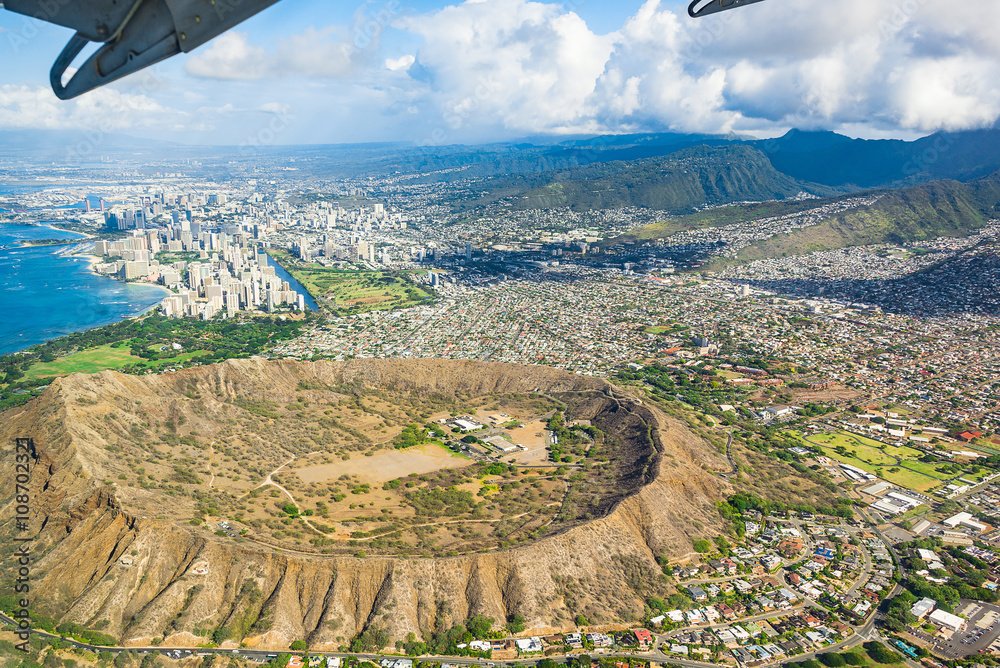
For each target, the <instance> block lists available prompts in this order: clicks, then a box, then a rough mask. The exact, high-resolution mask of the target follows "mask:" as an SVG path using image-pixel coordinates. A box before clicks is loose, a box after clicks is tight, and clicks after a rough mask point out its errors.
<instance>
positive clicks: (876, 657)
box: [863, 641, 902, 663]
mask: <svg viewBox="0 0 1000 668" xmlns="http://www.w3.org/2000/svg"><path fill="white" fill-rule="evenodd" d="M863 647H864V648H865V651H866V652H868V656H870V657H871V658H872V661H874V662H876V663H899V662H900V661H902V658H901V657H900V656H899V654H896V653H895V652H893V651H892V650H891V649H889V648H888V647H886V646H885V645H883V644H882V643H880V642H875V641H868V642H866V643H865V644H864V645H863Z"/></svg>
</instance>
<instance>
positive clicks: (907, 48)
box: [401, 0, 1000, 132]
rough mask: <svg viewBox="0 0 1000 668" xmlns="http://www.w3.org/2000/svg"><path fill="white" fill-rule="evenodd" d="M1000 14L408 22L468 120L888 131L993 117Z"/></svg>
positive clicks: (737, 14)
mask: <svg viewBox="0 0 1000 668" xmlns="http://www.w3.org/2000/svg"><path fill="white" fill-rule="evenodd" d="M997 22H1000V4H998V3H995V2H992V1H991V0H971V1H970V2H965V3H962V7H961V9H960V10H958V9H956V7H955V5H954V4H953V3H946V2H944V0H911V1H910V2H907V3H900V4H898V5H885V4H882V3H872V2H870V0H838V2H836V3H816V2H815V1H814V0H780V2H779V1H778V0H774V1H773V2H768V3H761V4H759V5H753V6H752V7H747V8H742V9H738V10H733V11H730V12H724V13H721V14H718V15H715V16H714V17H711V18H707V19H699V20H692V19H689V18H688V17H687V16H685V15H681V14H679V13H676V12H674V11H671V10H670V9H668V8H666V7H664V6H662V5H661V3H660V2H659V1H658V0H647V2H646V3H645V4H644V5H643V6H642V7H641V8H640V9H639V10H638V12H637V13H636V15H635V16H633V17H631V18H630V19H628V20H627V21H626V22H625V24H624V25H623V27H622V28H621V29H620V30H617V31H615V32H613V33H611V34H608V35H596V34H594V33H593V32H592V31H591V30H590V29H589V28H588V27H587V26H586V25H585V24H584V22H583V21H582V20H581V19H580V18H579V17H578V16H577V15H576V14H574V13H572V12H569V11H566V10H565V9H564V8H563V6H561V5H555V4H545V3H538V2H528V1H526V0H478V1H473V0H468V1H467V2H465V3H463V4H460V5H457V6H453V7H448V8H445V9H442V10H439V11H436V12H432V13H430V14H427V15H423V16H419V17H415V18H410V19H407V20H405V21H404V22H401V25H402V26H403V27H405V28H407V29H409V30H411V31H412V32H415V33H417V34H418V35H419V36H421V37H422V38H423V39H424V45H423V46H422V47H421V48H420V49H419V51H418V52H417V59H416V64H415V65H414V66H413V67H412V68H411V70H410V71H411V72H412V73H414V78H415V79H416V80H418V81H420V82H421V84H422V85H423V86H424V88H425V97H426V99H427V100H428V101H430V102H431V103H432V105H433V106H435V107H436V108H438V109H439V110H440V112H441V114H442V115H443V117H444V118H445V119H446V120H448V119H455V118H456V117H457V118H458V119H459V120H460V121H461V123H458V124H459V125H465V124H468V125H473V124H476V125H483V126H489V125H491V124H496V125H500V126H502V127H505V128H508V129H512V130H518V131H532V132H545V131H550V132H561V131H593V130H608V131H620V130H636V129H648V130H657V129H673V130H681V131H701V132H725V131H728V130H733V129H736V130H739V129H763V130H766V129H769V128H776V127H788V126H798V127H857V126H858V125H859V124H861V125H868V126H870V127H872V128H873V132H878V131H880V130H882V129H885V128H893V129H895V130H897V131H906V130H912V131H932V130H936V129H939V128H948V129H957V128H964V127H975V126H983V125H987V124H991V123H993V122H994V121H995V120H996V119H997V117H998V115H1000V67H998V66H1000V41H998V40H996V38H995V33H994V29H993V27H992V26H995V25H996V24H997ZM484 90H485V91H487V92H488V94H487V95H485V96H483V95H481V93H482V91H484Z"/></svg>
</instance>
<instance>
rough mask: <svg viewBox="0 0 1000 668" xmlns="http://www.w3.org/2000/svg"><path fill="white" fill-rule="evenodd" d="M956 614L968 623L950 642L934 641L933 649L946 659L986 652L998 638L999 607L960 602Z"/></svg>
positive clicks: (999, 628)
mask: <svg viewBox="0 0 1000 668" xmlns="http://www.w3.org/2000/svg"><path fill="white" fill-rule="evenodd" d="M956 612H957V613H958V614H959V615H961V616H963V617H965V618H966V619H967V620H968V621H967V623H966V625H965V630H964V631H962V632H960V633H956V634H954V635H953V636H952V637H951V639H950V640H941V639H937V640H935V645H934V649H935V652H936V653H937V654H940V655H941V656H943V657H944V658H947V659H957V658H960V657H964V656H969V655H972V654H979V653H980V652H988V651H989V650H990V647H991V645H993V643H994V642H996V641H997V639H998V638H1000V606H996V605H990V604H988V603H980V602H979V601H966V600H964V599H963V600H962V602H961V604H960V605H959V606H958V609H957V610H956Z"/></svg>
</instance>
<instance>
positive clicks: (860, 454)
mask: <svg viewBox="0 0 1000 668" xmlns="http://www.w3.org/2000/svg"><path fill="white" fill-rule="evenodd" d="M795 435H796V436H798V437H799V438H801V439H802V440H804V441H805V442H806V443H807V444H808V445H811V446H813V447H815V448H819V449H820V450H821V451H822V452H823V454H824V455H825V456H827V457H829V458H830V459H833V460H835V461H838V462H841V463H843V464H849V465H851V466H856V467H857V468H859V469H862V470H864V471H868V472H869V473H873V474H875V475H878V476H880V477H881V478H883V479H885V480H888V481H889V482H891V483H893V484H894V485H899V486H900V487H905V488H906V489H912V490H914V491H916V492H927V491H930V490H931V489H934V488H935V487H938V486H939V485H941V484H942V482H944V481H947V480H950V479H952V478H954V477H960V476H952V475H947V474H943V473H939V472H937V471H936V470H934V467H935V466H937V465H936V464H928V463H925V462H921V461H919V460H920V458H921V457H922V456H923V455H924V453H923V452H921V451H920V450H917V449H915V448H910V447H907V446H898V445H890V444H888V443H880V442H879V441H876V440H874V439H870V438H865V437H864V436H857V435H854V434H849V433H847V432H843V431H838V432H832V433H827V434H814V435H810V436H802V435H801V434H797V433H796V434H795Z"/></svg>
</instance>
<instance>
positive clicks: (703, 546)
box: [694, 538, 712, 554]
mask: <svg viewBox="0 0 1000 668" xmlns="http://www.w3.org/2000/svg"><path fill="white" fill-rule="evenodd" d="M694 551H695V552H700V553H701V554H705V553H707V552H711V551H712V541H710V540H706V539H704V538H699V539H698V540H696V541H695V542H694Z"/></svg>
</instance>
